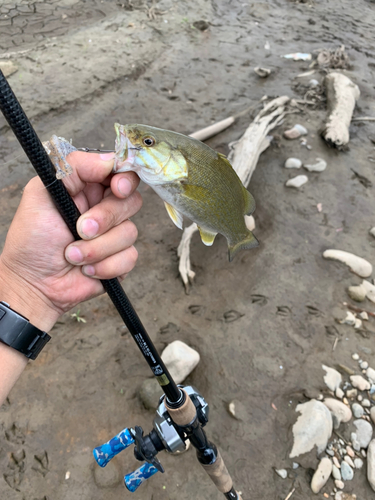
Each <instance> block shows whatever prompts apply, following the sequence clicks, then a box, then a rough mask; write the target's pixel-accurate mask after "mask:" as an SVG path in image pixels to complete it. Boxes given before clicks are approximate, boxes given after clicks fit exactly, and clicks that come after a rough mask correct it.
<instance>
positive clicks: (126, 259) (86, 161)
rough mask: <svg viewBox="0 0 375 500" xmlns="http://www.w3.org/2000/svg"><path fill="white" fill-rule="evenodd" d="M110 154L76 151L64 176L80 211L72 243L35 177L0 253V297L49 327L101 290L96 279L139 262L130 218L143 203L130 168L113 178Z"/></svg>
mask: <svg viewBox="0 0 375 500" xmlns="http://www.w3.org/2000/svg"><path fill="white" fill-rule="evenodd" d="M108 156H109V155H98V154H92V153H82V152H78V151H76V152H74V153H71V154H70V155H69V156H68V161H69V164H70V165H71V166H72V167H73V171H74V172H73V174H72V175H70V176H69V177H67V178H65V179H64V181H63V182H64V184H65V186H66V187H67V189H68V191H69V194H70V195H71V196H72V198H73V200H74V202H75V203H76V205H77V207H78V209H79V211H80V212H81V213H82V215H81V217H80V218H79V219H78V222H77V231H78V233H79V235H80V236H81V237H82V238H83V239H82V240H81V241H74V239H73V237H72V235H71V233H70V231H69V229H68V228H67V226H66V224H65V222H64V221H63V219H62V217H61V216H60V214H59V213H58V211H57V209H56V208H55V205H54V203H53V202H52V200H51V198H50V196H49V194H48V191H47V190H46V188H45V187H44V186H43V184H42V182H41V181H40V179H39V178H38V177H35V178H33V179H32V180H31V181H30V182H29V183H28V184H27V186H26V187H25V190H24V194H23V196H22V199H21V203H20V205H19V207H18V210H17V213H16V215H15V217H14V219H13V222H12V224H11V226H10V229H9V232H8V235H7V239H6V242H5V246H4V250H3V253H2V254H1V256H0V300H4V301H6V302H8V303H9V304H10V306H11V307H12V309H15V310H16V311H17V312H19V313H20V314H23V315H24V316H26V317H27V318H28V319H29V320H30V322H31V323H32V324H34V325H35V326H37V327H38V328H40V329H42V330H45V331H48V330H50V329H51V328H52V326H53V325H54V323H55V322H56V320H57V319H58V317H59V316H60V315H61V314H62V313H64V312H66V311H68V310H69V309H71V308H72V307H74V306H76V305H77V304H79V303H80V302H82V301H85V300H88V299H90V298H92V297H95V296H97V295H99V294H101V293H102V292H103V287H102V284H101V283H100V281H99V279H111V278H115V277H119V278H120V279H123V278H124V277H125V276H126V274H127V273H129V271H131V270H132V269H133V267H134V265H135V263H136V260H137V256H138V254H137V251H136V249H135V248H134V246H133V244H134V242H135V240H136V238H137V229H136V226H135V225H134V224H133V222H131V221H130V220H128V219H129V217H132V216H133V215H134V214H135V213H136V212H138V210H139V209H140V208H141V205H142V199H141V196H140V194H139V193H138V192H137V191H135V190H136V188H137V186H138V184H139V179H138V177H137V176H136V175H135V174H134V173H133V172H126V173H122V174H116V175H115V176H111V175H110V174H111V171H112V168H113V159H108ZM93 278H97V279H93Z"/></svg>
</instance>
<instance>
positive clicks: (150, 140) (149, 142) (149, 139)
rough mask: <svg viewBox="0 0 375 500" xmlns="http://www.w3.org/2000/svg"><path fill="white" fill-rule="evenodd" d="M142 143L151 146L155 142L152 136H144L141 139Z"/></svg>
mask: <svg viewBox="0 0 375 500" xmlns="http://www.w3.org/2000/svg"><path fill="white" fill-rule="evenodd" d="M143 144H144V145H145V146H148V147H150V146H153V145H154V144H155V139H154V138H153V137H145V138H144V139H143Z"/></svg>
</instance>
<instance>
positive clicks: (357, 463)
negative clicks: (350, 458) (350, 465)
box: [354, 458, 363, 469]
mask: <svg viewBox="0 0 375 500" xmlns="http://www.w3.org/2000/svg"><path fill="white" fill-rule="evenodd" d="M354 465H355V468H356V469H362V467H363V460H362V459H361V458H355V459H354Z"/></svg>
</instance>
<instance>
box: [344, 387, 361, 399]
mask: <svg viewBox="0 0 375 500" xmlns="http://www.w3.org/2000/svg"><path fill="white" fill-rule="evenodd" d="M357 394H358V391H357V389H348V390H347V391H346V396H347V397H348V398H355V397H356V396H357Z"/></svg>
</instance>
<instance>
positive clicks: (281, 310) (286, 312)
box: [276, 306, 292, 316]
mask: <svg viewBox="0 0 375 500" xmlns="http://www.w3.org/2000/svg"><path fill="white" fill-rule="evenodd" d="M276 314H278V315H279V316H290V315H291V314H292V310H291V309H290V307H288V306H277V311H276Z"/></svg>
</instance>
